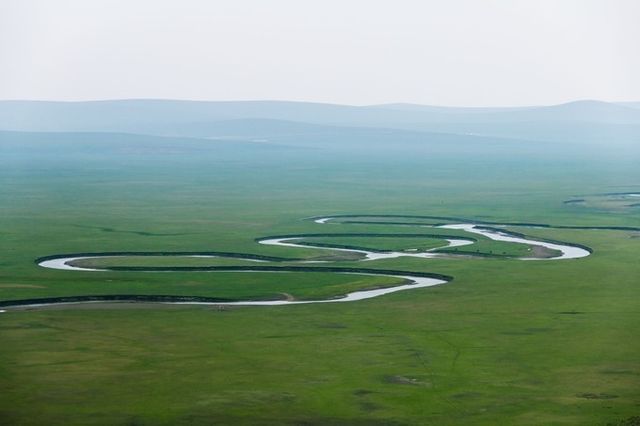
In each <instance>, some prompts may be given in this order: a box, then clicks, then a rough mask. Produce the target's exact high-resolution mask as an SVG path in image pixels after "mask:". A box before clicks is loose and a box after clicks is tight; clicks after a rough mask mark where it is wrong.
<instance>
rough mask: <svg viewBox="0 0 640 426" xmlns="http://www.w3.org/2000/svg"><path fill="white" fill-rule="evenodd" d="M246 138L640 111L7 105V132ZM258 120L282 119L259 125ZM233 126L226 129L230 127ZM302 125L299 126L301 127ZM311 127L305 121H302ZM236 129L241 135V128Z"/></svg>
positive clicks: (0, 114)
mask: <svg viewBox="0 0 640 426" xmlns="http://www.w3.org/2000/svg"><path fill="white" fill-rule="evenodd" d="M233 120H253V121H251V122H248V121H247V122H246V123H245V124H247V125H249V124H250V127H251V126H252V128H253V129H254V130H259V131H255V132H252V131H251V128H248V129H247V132H246V133H247V135H249V134H251V133H253V134H255V135H261V134H269V133H273V132H285V133H288V134H291V133H296V132H298V133H300V132H304V133H307V132H317V131H323V129H320V128H317V127H316V128H314V127H313V125H316V126H317V125H322V126H356V127H385V128H404V129H414V130H417V129H418V128H422V127H424V126H425V125H456V124H462V123H466V124H469V123H476V124H478V123H487V124H506V123H531V122H538V123H559V122H566V123H584V122H588V123H607V124H640V109H637V108H632V107H629V106H624V105H619V104H612V103H606V102H599V101H579V102H571V103H567V104H561V105H554V106H545V107H531V108H504V109H503V108H498V109H496V108H480V109H476V108H472V109H469V108H453V109H452V108H447V107H430V106H420V105H407V104H392V105H386V106H385V105H382V106H364V107H358V106H348V105H334V104H321V103H307V102H285V101H238V102H200V101H175V100H114V101H92V102H45V101H0V129H2V130H22V131H99V132H133V133H149V134H160V135H167V134H172V135H176V134H178V135H198V136H211V137H216V136H220V135H224V133H225V132H226V130H225V126H228V125H229V126H231V127H232V128H234V129H235V128H237V127H238V124H240V123H239V122H235V123H234V122H233ZM256 120H278V121H279V122H276V121H269V122H267V121H265V122H262V123H260V122H259V121H256ZM225 122H227V124H225ZM296 122H297V123H296ZM301 123H306V124H301ZM234 131H235V130H234Z"/></svg>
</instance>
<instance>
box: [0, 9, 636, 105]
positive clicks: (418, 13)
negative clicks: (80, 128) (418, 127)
mask: <svg viewBox="0 0 640 426" xmlns="http://www.w3.org/2000/svg"><path fill="white" fill-rule="evenodd" d="M639 23H640V1H639V0H531V1H529V0H501V1H497V0H493V1H492V0H440V1H434V0H379V1H376V0H209V1H205V0H202V1H199V0H179V1H178V0H175V1H163V0H122V1H121V0H55V1H54V0H0V99H52V100H84V99H113V98H180V99H207V100H235V99H240V100H246V99H284V100H307V101H320V102H336V103H347V104H372V103H384V102H416V103H423V104H438V105H470V106H477V105H487V106H496V105H529V104H552V103H559V102H565V101H570V100H576V99H602V100H610V101H623V100H635V101H640V25H639Z"/></svg>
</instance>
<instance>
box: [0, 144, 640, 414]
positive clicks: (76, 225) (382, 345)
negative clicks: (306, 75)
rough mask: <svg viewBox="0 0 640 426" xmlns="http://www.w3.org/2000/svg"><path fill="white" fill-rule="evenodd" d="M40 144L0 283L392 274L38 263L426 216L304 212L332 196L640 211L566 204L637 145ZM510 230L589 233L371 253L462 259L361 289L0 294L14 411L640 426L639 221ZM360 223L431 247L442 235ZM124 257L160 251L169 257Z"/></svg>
mask: <svg viewBox="0 0 640 426" xmlns="http://www.w3.org/2000/svg"><path fill="white" fill-rule="evenodd" d="M27 154H28V153H26V154H25V153H19V155H18V154H15V155H13V154H12V156H4V157H0V179H1V183H2V184H0V214H1V216H0V222H1V228H0V248H1V249H2V258H0V300H18V299H27V298H38V297H50V296H70V295H90V294H172V295H200V296H211V297H228V298H237V297H246V298H282V297H285V295H284V294H285V293H286V294H292V295H295V296H296V297H300V298H315V297H330V296H333V295H336V294H344V293H345V292H348V291H353V290H354V289H360V288H370V287H376V286H386V285H394V284H397V283H398V280H397V279H394V278H387V277H365V276H357V275H342V274H331V273H328V274H321V273H310V274H304V273H269V274H259V273H195V272H190V273H183V272H180V273H178V272H167V273H142V272H123V271H120V272H116V271H109V272H96V273H93V272H77V271H57V270H48V269H44V268H39V267H38V266H37V265H36V264H35V263H34V260H35V259H36V258H38V257H41V256H48V255H53V254H64V253H79V252H110V251H138V252H143V251H225V252H235V253H250V254H257V255H267V256H278V257H285V258H292V259H293V258H295V259H299V258H303V259H318V258H321V257H323V256H327V252H326V251H325V250H318V249H314V248H311V247H309V248H303V249H300V248H286V247H273V246H265V245H261V244H257V243H256V241H255V239H256V238H261V237H266V236H270V235H288V234H305V233H308V234H311V233H322V232H354V233H356V232H371V233H385V232H387V233H397V232H406V233H410V232H416V229H420V228H409V227H406V228H405V227H400V226H398V225H393V224H388V225H380V224H349V223H344V224H339V225H332V224H325V225H320V224H316V223H313V221H310V220H303V219H305V218H309V217H311V216H317V215H325V214H326V215H331V214H373V215H375V214H401V215H402V214H404V215H441V216H456V217H462V218H470V219H475V220H484V221H496V222H536V223H548V224H555V225H581V226H635V227H640V213H638V212H637V211H636V210H634V209H624V210H615V211H604V210H602V209H599V208H590V207H588V206H578V205H571V204H564V203H563V201H564V200H567V199H569V198H571V197H572V196H574V195H575V194H599V193H604V192H617V191H620V192H622V191H626V190H634V188H635V189H637V188H638V185H639V184H640V173H638V170H637V167H634V164H633V162H631V163H629V164H627V163H615V164H610V163H606V162H601V163H597V162H594V163H590V164H589V165H588V166H586V165H585V164H583V162H581V161H571V160H570V159H562V160H558V161H556V162H539V161H533V160H532V161H520V160H512V161H505V160H504V158H499V157H497V156H487V157H486V158H482V159H481V160H478V161H469V160H465V159H456V158H431V157H424V158H416V157H411V158H400V157H398V158H391V159H389V158H386V159H381V158H374V157H371V158H369V157H362V158H356V159H354V158H348V159H342V160H341V159H334V158H332V159H330V160H329V159H324V158H322V156H316V158H314V159H313V161H312V160H309V159H307V158H308V156H307V155H306V154H305V155H302V154H299V153H291V154H287V153H286V152H285V153H281V154H278V155H274V156H273V157H268V158H267V157H265V156H264V155H262V154H260V155H255V156H252V155H251V154H246V155H244V154H243V155H240V156H237V157H228V156H223V157H218V156H217V154H216V153H215V152H210V153H205V154H202V153H198V155H190V154H189V153H188V152H185V153H183V154H181V155H178V156H175V155H173V154H171V155H169V154H165V153H163V152H153V153H149V152H143V153H142V154H130V153H127V154H126V155H124V154H118V153H115V154H114V153H108V154H104V153H103V152H102V153H100V155H97V154H96V155H92V154H91V153H90V152H76V151H69V152H67V155H60V157H59V158H57V159H55V158H54V159H52V158H51V157H47V158H46V159H45V158H44V157H43V158H40V157H38V155H37V154H33V155H31V154H29V155H27ZM292 159H293V160H295V161H292ZM365 221H366V220H365ZM425 222H428V221H425ZM400 229H402V230H401V231H400ZM424 229H425V228H422V229H421V231H420V232H423V231H424ZM511 229H513V230H515V231H517V232H524V233H526V234H527V235H529V236H532V237H538V238H549V239H554V240H559V241H566V242H573V243H578V244H584V245H586V246H589V247H591V248H593V250H594V253H593V254H592V255H591V256H589V257H587V258H584V259H577V260H568V261H535V262H533V261H531V262H530V261H521V260H517V259H501V258H483V257H474V258H469V259H464V260H460V259H456V260H451V259H428V260H425V259H415V258H398V259H388V260H380V261H375V262H371V263H368V264H367V265H366V266H367V267H372V268H380V269H385V268H386V269H400V270H407V271H422V272H433V273H439V274H445V275H450V276H452V277H454V279H453V281H452V282H450V283H448V284H444V285H440V286H436V287H432V288H426V289H418V290H412V291H406V292H400V293H396V294H391V295H387V296H383V297H380V298H376V299H371V300H366V301H360V302H354V303H343V304H324V305H323V304H320V305H301V306H283V307H236V308H229V307H227V308H225V309H219V308H216V307H188V306H158V305H151V304H141V305H133V304H103V305H84V306H67V307H55V308H48V309H43V310H31V309H23V310H8V311H7V312H5V313H1V314H0V339H1V341H2V342H3V343H2V345H0V424H8V425H41V424H48V425H74V424H77V425H86V424H109V425H159V424H166V425H174V424H185V425H193V424H247V425H249V424H251V425H256V424H265V425H269V424H273V425H276V424H277V425H279V424H301V425H315V424H317V425H327V424H339V425H342V424H352V425H376V424H380V425H382V424H385V425H405V424H406V425H410V424H434V425H447V424H451V425H457V424H474V425H475V424H486V425H495V424H513V425H539V424H559V425H565V424H566V425H569V424H572V425H573V424H580V425H582V424H588V425H590V424H593V425H608V424H614V425H618V424H620V425H622V424H636V423H633V422H634V421H636V422H637V420H633V419H634V416H640V361H639V358H638V353H640V339H639V338H638V332H637V330H638V329H639V327H640V302H639V301H640V288H639V287H638V277H640V264H639V263H638V262H637V259H638V255H640V232H634V231H611V230H588V229H584V230H582V229H581V230H575V229H542V228H522V227H513V228H511ZM443 231H444V230H443ZM438 233H441V232H440V231H438ZM330 240H331V242H339V241H340V242H344V243H346V244H348V243H349V242H345V241H346V239H345V238H342V239H333V238H331V239H330ZM323 241H324V240H323ZM328 241H329V239H326V241H325V242H328ZM350 242H355V240H353V241H350ZM416 242H417V240H416ZM360 243H362V244H365V243H367V244H371V248H378V249H385V248H390V247H392V248H394V249H395V248H399V249H406V248H421V249H424V248H427V247H430V244H432V243H433V244H435V243H436V242H435V241H430V240H420V244H424V246H422V245H421V246H419V247H413V246H412V247H408V246H406V245H405V244H409V245H415V244H414V240H413V239H411V241H404V239H402V238H400V239H398V241H386V242H384V243H383V242H376V240H375V239H367V240H366V241H364V240H362V241H358V244H360ZM486 244H489V243H488V242H486ZM469 247H473V246H469ZM465 248H466V247H460V250H462V249H465ZM496 250H498V249H496ZM173 260H175V259H172V261H173ZM113 261H114V259H111V260H107V259H98V260H91V261H90V262H92V263H91V264H92V265H96V264H105V263H101V262H106V263H107V264H111V265H113V263H109V262H113ZM87 262H89V261H87ZM117 262H118V264H122V263H120V262H131V263H128V264H129V265H131V264H134V263H136V262H143V263H144V262H148V263H153V264H156V263H155V262H165V263H161V264H164V265H166V259H158V258H144V259H140V258H132V259H126V260H118V261H117ZM180 262H188V263H189V264H191V262H194V263H199V262H216V264H218V262H220V264H225V265H227V264H231V263H233V264H237V265H242V264H248V263H251V262H246V261H237V262H235V261H234V262H231V261H230V260H229V259H215V260H213V259H193V258H192V259H188V260H185V259H183V260H181V261H180ZM137 264H140V263H137ZM145 264H147V263H145ZM181 264H182V263H181ZM335 265H338V266H345V267H347V266H354V265H361V264H359V263H356V262H354V261H351V260H342V261H338V262H336V263H335ZM625 419H626V420H625ZM625 421H627V423H624V422H625Z"/></svg>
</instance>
